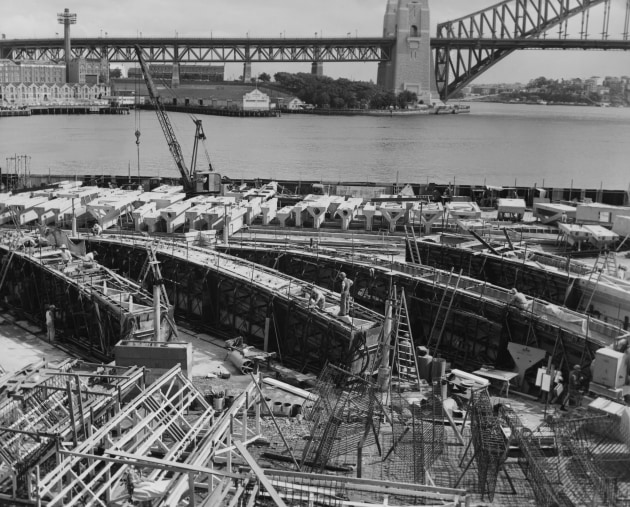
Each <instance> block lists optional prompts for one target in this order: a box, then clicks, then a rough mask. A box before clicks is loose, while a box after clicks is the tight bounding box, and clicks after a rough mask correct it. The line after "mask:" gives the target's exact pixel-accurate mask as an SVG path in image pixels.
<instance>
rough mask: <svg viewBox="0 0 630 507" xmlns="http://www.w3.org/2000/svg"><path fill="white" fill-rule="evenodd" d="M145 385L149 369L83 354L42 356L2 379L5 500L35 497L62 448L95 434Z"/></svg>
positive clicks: (0, 485) (0, 448)
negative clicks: (48, 359)
mask: <svg viewBox="0 0 630 507" xmlns="http://www.w3.org/2000/svg"><path fill="white" fill-rule="evenodd" d="M143 385H144V370H143V369H142V368H137V367H131V368H128V367H116V366H107V367H105V366H102V365H95V364H91V363H85V362H82V361H79V360H67V361H64V362H62V363H60V364H57V365H53V364H47V363H45V362H42V363H40V364H35V365H31V366H29V367H27V368H25V369H23V370H21V371H18V372H16V373H14V374H12V375H8V376H7V377H5V378H3V380H2V383H1V385H0V393H1V394H0V503H3V502H4V501H10V500H17V499H23V500H35V499H36V498H37V497H36V496H35V495H34V494H33V492H34V490H35V488H36V483H37V478H36V476H37V475H38V474H40V473H45V472H48V471H50V470H54V469H55V467H56V465H57V458H58V452H59V451H60V450H61V449H62V448H64V447H66V446H72V445H77V442H79V441H83V440H86V439H89V438H90V437H91V435H92V434H93V432H94V431H95V428H97V427H98V426H99V425H100V424H101V423H102V422H103V421H104V420H106V419H107V418H108V417H109V414H110V413H113V412H116V411H118V410H120V403H121V400H123V399H125V398H126V397H127V396H128V395H129V393H131V392H133V391H134V390H135V389H139V388H141V387H142V386H143Z"/></svg>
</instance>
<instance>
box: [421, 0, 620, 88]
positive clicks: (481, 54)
mask: <svg viewBox="0 0 630 507" xmlns="http://www.w3.org/2000/svg"><path fill="white" fill-rule="evenodd" d="M594 7H599V8H600V9H602V10H601V11H600V10H599V9H598V16H597V18H598V21H600V22H601V23H602V25H601V32H598V38H591V35H590V34H589V29H590V27H589V25H590V24H592V23H593V21H592V19H591V12H592V9H593V8H594ZM611 16H612V15H611V0H504V1H502V2H500V3H497V4H495V5H493V6H491V7H488V8H486V9H482V10H479V11H477V12H474V13H473V14H470V15H468V16H464V17H461V18H458V19H455V20H453V21H448V22H445V23H441V24H439V25H438V27H437V37H436V38H434V39H433V40H432V43H431V45H432V47H433V49H434V51H435V53H434V58H435V75H436V81H437V87H438V91H439V94H440V97H441V98H442V99H443V100H447V99H448V98H449V97H450V96H452V95H453V94H454V93H456V92H457V91H459V90H461V89H462V88H463V87H464V86H466V85H467V84H468V83H470V82H471V81H472V80H473V79H475V78H476V77H478V76H479V75H480V74H481V73H483V72H484V71H486V70H488V69H489V68H490V67H492V66H493V65H495V64H496V63H498V62H500V61H501V60H503V59H504V58H505V57H506V56H508V55H510V54H511V53H512V52H514V51H515V50H517V49H601V50H609V49H610V50H612V49H616V50H630V40H629V37H628V25H629V23H630V0H626V9H625V16H624V17H623V19H624V25H623V31H622V34H621V35H622V36H621V38H620V39H610V38H609V29H610V20H611V19H612V18H611ZM593 19H594V17H593ZM569 20H571V25H569ZM578 22H579V28H578V27H577V25H576V23H578ZM570 27H571V30H576V29H578V30H579V37H569V30H570ZM555 29H557V36H555ZM552 34H553V35H554V37H553V38H552V37H551V35H552Z"/></svg>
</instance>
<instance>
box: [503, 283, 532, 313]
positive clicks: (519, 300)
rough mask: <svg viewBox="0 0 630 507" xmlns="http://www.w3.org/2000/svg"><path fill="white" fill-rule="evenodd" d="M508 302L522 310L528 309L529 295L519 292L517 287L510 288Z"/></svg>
mask: <svg viewBox="0 0 630 507" xmlns="http://www.w3.org/2000/svg"><path fill="white" fill-rule="evenodd" d="M508 303H509V304H511V305H514V306H516V307H517V308H520V309H522V310H527V308H528V306H529V301H528V300H527V297H525V294H523V293H522V292H519V291H518V290H516V289H515V288H512V289H510V296H509V299H508Z"/></svg>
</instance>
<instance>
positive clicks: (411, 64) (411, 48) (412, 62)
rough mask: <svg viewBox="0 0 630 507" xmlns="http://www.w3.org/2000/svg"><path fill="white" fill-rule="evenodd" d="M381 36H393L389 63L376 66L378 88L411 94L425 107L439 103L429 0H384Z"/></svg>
mask: <svg viewBox="0 0 630 507" xmlns="http://www.w3.org/2000/svg"><path fill="white" fill-rule="evenodd" d="M383 37H396V43H395V46H394V49H393V51H392V57H391V60H389V61H383V62H381V63H379V67H378V78H377V83H378V85H379V86H381V87H383V88H385V89H387V90H391V91H393V92H395V93H400V92H402V91H404V90H409V91H411V92H414V93H415V94H416V95H417V96H418V100H421V101H423V102H424V103H425V104H431V103H434V102H436V101H439V98H438V94H437V86H436V82H435V72H434V66H433V63H432V53H431V27H430V13H429V0H388V1H387V7H386V10H385V17H384V21H383Z"/></svg>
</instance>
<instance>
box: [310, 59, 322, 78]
mask: <svg viewBox="0 0 630 507" xmlns="http://www.w3.org/2000/svg"><path fill="white" fill-rule="evenodd" d="M311 74H312V75H313V76H323V75H324V62H313V63H311Z"/></svg>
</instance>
